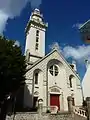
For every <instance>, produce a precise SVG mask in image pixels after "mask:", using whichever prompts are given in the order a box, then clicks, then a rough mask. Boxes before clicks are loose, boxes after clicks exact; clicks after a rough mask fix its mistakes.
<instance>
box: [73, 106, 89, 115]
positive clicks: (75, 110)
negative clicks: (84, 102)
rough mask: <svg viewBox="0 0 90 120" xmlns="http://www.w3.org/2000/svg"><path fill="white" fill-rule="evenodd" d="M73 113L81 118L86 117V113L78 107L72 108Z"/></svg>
mask: <svg viewBox="0 0 90 120" xmlns="http://www.w3.org/2000/svg"><path fill="white" fill-rule="evenodd" d="M73 112H74V113H75V114H78V115H80V116H83V117H87V114H86V111H85V110H83V109H82V108H80V107H76V106H73Z"/></svg>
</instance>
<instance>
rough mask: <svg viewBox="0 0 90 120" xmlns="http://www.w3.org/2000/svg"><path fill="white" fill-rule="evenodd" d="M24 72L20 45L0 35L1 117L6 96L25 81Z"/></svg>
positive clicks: (23, 59) (24, 66) (23, 60)
mask: <svg viewBox="0 0 90 120" xmlns="http://www.w3.org/2000/svg"><path fill="white" fill-rule="evenodd" d="M25 72H26V65H25V57H24V56H23V54H22V50H21V47H19V46H17V45H15V41H12V40H7V39H6V38H5V37H2V36H0V105H1V114H0V116H1V117H2V116H3V113H2V111H4V112H5V109H4V107H6V106H5V104H6V102H7V96H8V95H12V94H13V93H15V92H16V91H17V90H18V89H19V87H20V86H21V85H22V84H23V83H25V82H24V81H25ZM2 103H3V106H2ZM4 114H5V113H4ZM0 120H3V118H0Z"/></svg>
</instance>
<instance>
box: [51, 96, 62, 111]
mask: <svg viewBox="0 0 90 120" xmlns="http://www.w3.org/2000/svg"><path fill="white" fill-rule="evenodd" d="M59 96H60V95H58V94H50V106H57V107H58V110H60V101H59Z"/></svg>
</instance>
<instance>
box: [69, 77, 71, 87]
mask: <svg viewBox="0 0 90 120" xmlns="http://www.w3.org/2000/svg"><path fill="white" fill-rule="evenodd" d="M69 83H70V88H72V78H71V77H69Z"/></svg>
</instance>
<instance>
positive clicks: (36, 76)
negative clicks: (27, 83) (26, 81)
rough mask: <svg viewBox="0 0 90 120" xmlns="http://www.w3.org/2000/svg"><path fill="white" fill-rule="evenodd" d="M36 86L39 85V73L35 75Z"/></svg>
mask: <svg viewBox="0 0 90 120" xmlns="http://www.w3.org/2000/svg"><path fill="white" fill-rule="evenodd" d="M35 84H38V73H35Z"/></svg>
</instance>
